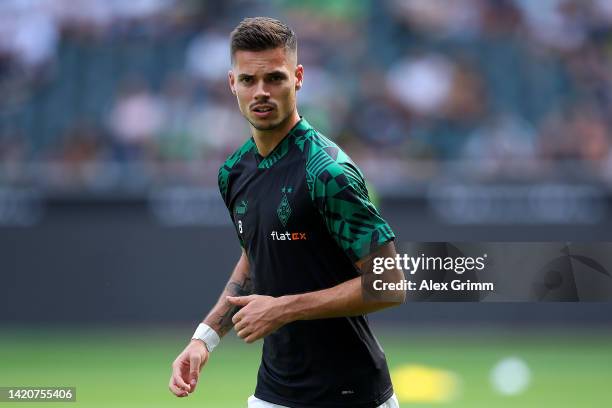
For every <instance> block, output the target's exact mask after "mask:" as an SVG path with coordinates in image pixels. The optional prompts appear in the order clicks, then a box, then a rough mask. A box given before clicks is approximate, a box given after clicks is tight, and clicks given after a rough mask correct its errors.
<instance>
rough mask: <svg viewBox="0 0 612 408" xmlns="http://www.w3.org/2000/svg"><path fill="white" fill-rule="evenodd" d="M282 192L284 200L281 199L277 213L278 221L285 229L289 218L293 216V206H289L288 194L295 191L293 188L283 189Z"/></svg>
mask: <svg viewBox="0 0 612 408" xmlns="http://www.w3.org/2000/svg"><path fill="white" fill-rule="evenodd" d="M281 191H282V192H283V198H282V199H281V202H280V204H279V206H278V209H277V210H276V213H277V214H278V219H279V220H280V222H281V223H282V224H283V227H286V226H287V221H289V217H290V216H291V206H290V205H289V199H288V198H287V193H291V192H292V191H293V188H291V187H283V188H282V190H281Z"/></svg>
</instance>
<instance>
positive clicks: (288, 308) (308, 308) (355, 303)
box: [227, 241, 406, 343]
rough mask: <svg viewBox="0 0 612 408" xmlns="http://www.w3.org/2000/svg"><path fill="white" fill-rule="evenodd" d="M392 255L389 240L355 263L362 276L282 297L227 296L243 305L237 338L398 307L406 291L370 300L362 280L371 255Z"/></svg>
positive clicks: (398, 276) (394, 275) (369, 270)
mask: <svg viewBox="0 0 612 408" xmlns="http://www.w3.org/2000/svg"><path fill="white" fill-rule="evenodd" d="M395 256H396V251H395V245H394V243H393V241H389V242H387V243H385V244H383V245H381V246H380V247H379V248H378V250H377V251H375V252H374V253H372V254H370V255H368V256H366V257H364V258H362V259H360V260H359V261H358V262H357V263H356V264H355V265H356V266H357V267H358V268H359V270H360V271H361V274H362V275H361V276H358V277H356V278H353V279H350V280H348V281H346V282H343V283H341V284H338V285H336V286H333V287H331V288H328V289H322V290H318V291H314V292H307V293H301V294H296V295H287V296H281V297H272V296H262V295H251V296H243V297H228V298H227V299H228V301H229V302H230V303H233V304H235V305H237V306H243V308H242V309H241V310H240V311H239V312H238V313H236V314H235V315H234V317H233V322H234V329H235V330H236V332H237V333H238V336H239V337H241V338H242V339H244V340H245V341H246V342H247V343H252V342H254V341H256V340H259V339H260V338H263V337H265V336H267V335H268V334H270V333H272V332H273V331H275V330H277V329H278V328H279V327H281V326H284V325H285V324H288V323H291V322H293V321H296V320H313V319H326V318H332V317H345V316H359V315H364V314H368V313H372V312H375V311H377V310H381V309H385V308H388V307H392V306H397V305H399V304H401V303H403V302H404V300H405V296H406V293H405V291H403V290H393V291H388V292H387V293H386V294H385V295H384V296H383V299H379V300H369V299H367V296H365V293H364V285H363V282H362V279H367V277H368V276H372V274H373V259H374V258H377V257H385V258H387V257H390V258H395ZM383 275H384V276H383ZM383 275H377V277H378V276H380V277H381V279H383V280H384V281H385V282H389V283H398V282H400V281H401V280H402V279H403V278H404V274H403V272H402V270H401V269H397V268H394V269H391V270H386V271H385V272H384V274H383Z"/></svg>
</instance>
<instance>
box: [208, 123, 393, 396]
mask: <svg viewBox="0 0 612 408" xmlns="http://www.w3.org/2000/svg"><path fill="white" fill-rule="evenodd" d="M219 189H220V191H221V195H222V196H223V200H224V201H225V204H226V206H227V208H228V209H229V211H230V214H231V217H232V221H233V223H234V226H235V227H236V232H237V233H238V237H239V239H240V244H241V245H242V247H243V248H244V249H245V251H246V254H247V256H248V259H249V264H250V274H251V279H252V281H253V284H254V293H256V294H260V295H269V296H283V295H290V294H297V293H304V292H311V291H316V290H321V289H326V288H330V287H332V286H336V285H338V284H340V283H342V282H345V281H347V280H349V279H352V278H355V277H357V276H359V274H358V270H357V268H356V267H355V265H354V263H355V262H356V261H358V260H359V259H361V258H363V257H364V256H366V255H368V254H370V253H372V252H373V251H375V250H376V248H378V247H379V246H381V245H382V244H384V243H386V242H388V241H390V240H393V239H394V235H393V232H392V231H391V228H390V227H389V225H388V224H387V223H386V222H385V220H383V219H382V217H381V216H380V214H379V212H378V211H377V209H376V208H375V207H374V205H372V203H371V202H370V200H369V198H368V192H367V190H366V186H365V182H364V179H363V176H362V174H361V172H360V170H359V169H358V168H357V166H355V164H354V163H353V162H352V161H351V159H350V158H349V157H348V156H347V155H346V154H345V153H344V152H343V151H342V150H341V149H340V148H339V147H338V146H337V145H336V144H334V143H333V142H332V141H330V140H329V139H327V138H326V137H325V136H323V135H321V134H320V133H319V132H318V131H316V130H315V129H314V128H313V127H312V126H310V124H309V123H308V122H307V121H306V120H305V119H301V120H300V121H299V122H298V123H297V124H296V125H295V127H294V128H293V129H291V131H290V132H289V133H288V134H287V136H286V137H285V138H284V139H283V140H282V141H281V142H280V143H279V144H278V145H277V146H276V147H275V148H274V150H273V151H272V152H271V153H270V154H269V155H268V156H266V157H265V158H264V157H262V156H261V155H259V153H258V151H257V147H256V145H255V142H254V140H253V139H252V138H251V139H249V140H248V141H247V142H246V143H245V144H244V145H243V146H242V147H241V148H240V149H238V150H237V151H236V152H235V153H234V154H232V155H231V156H230V157H229V158H228V159H227V160H226V162H225V163H224V164H223V166H221V169H220V170H219ZM392 394H393V389H392V386H391V380H390V377H389V371H388V368H387V363H386V360H385V355H384V352H383V350H382V348H381V347H380V345H379V343H378V341H377V340H376V338H375V337H374V335H373V334H372V332H371V330H370V327H369V325H368V322H367V318H366V317H365V316H357V317H342V318H333V319H320V320H310V321H295V322H292V323H289V324H287V325H285V326H283V327H281V328H280V329H278V330H277V331H276V332H274V333H272V334H270V335H268V336H267V337H266V338H265V339H264V344H263V355H262V360H261V365H260V367H259V374H258V378H257V388H256V390H255V396H256V397H257V398H259V399H262V400H264V401H268V402H271V403H274V404H279V405H284V406H288V407H294V408H318V407H351V408H373V407H377V406H378V405H381V404H382V403H383V402H385V401H386V400H387V399H389V398H390V397H391V396H392Z"/></svg>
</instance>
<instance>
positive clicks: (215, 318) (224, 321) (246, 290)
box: [204, 252, 253, 337]
mask: <svg viewBox="0 0 612 408" xmlns="http://www.w3.org/2000/svg"><path fill="white" fill-rule="evenodd" d="M251 293H253V282H252V281H251V276H250V273H249V263H248V258H247V257H246V254H245V253H244V252H243V253H242V256H241V257H240V259H239V260H238V263H237V264H236V267H235V268H234V271H233V272H232V276H231V277H230V279H229V281H228V283H227V285H226V286H225V289H223V292H222V293H221V296H219V300H218V301H217V303H216V304H215V306H214V307H213V308H212V309H211V311H210V312H209V313H208V315H207V316H206V318H205V319H204V323H206V324H207V325H209V326H210V327H211V328H212V329H213V330H214V331H216V332H217V334H218V335H219V337H223V336H224V335H225V334H226V333H227V332H229V331H230V330H231V329H232V327H233V325H234V324H233V323H232V317H233V316H234V315H235V314H236V312H237V311H238V310H239V309H240V307H239V306H234V305H232V304H231V303H229V302H228V301H227V299H226V298H227V296H248V295H250V294H251Z"/></svg>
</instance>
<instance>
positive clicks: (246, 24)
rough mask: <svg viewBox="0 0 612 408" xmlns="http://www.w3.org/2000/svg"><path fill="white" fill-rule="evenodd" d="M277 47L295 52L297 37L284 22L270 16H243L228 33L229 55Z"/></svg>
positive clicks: (232, 56)
mask: <svg viewBox="0 0 612 408" xmlns="http://www.w3.org/2000/svg"><path fill="white" fill-rule="evenodd" d="M278 47H285V49H286V50H288V51H291V52H295V51H296V49H297V37H296V35H295V33H294V32H293V30H292V29H291V28H289V26H287V25H286V24H284V23H282V22H281V21H278V20H276V19H274V18H271V17H249V18H245V19H244V20H242V21H241V22H240V24H238V25H237V26H236V28H234V30H233V31H232V34H231V35H230V55H231V58H232V62H234V55H235V54H236V51H265V50H270V49H274V48H278Z"/></svg>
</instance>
